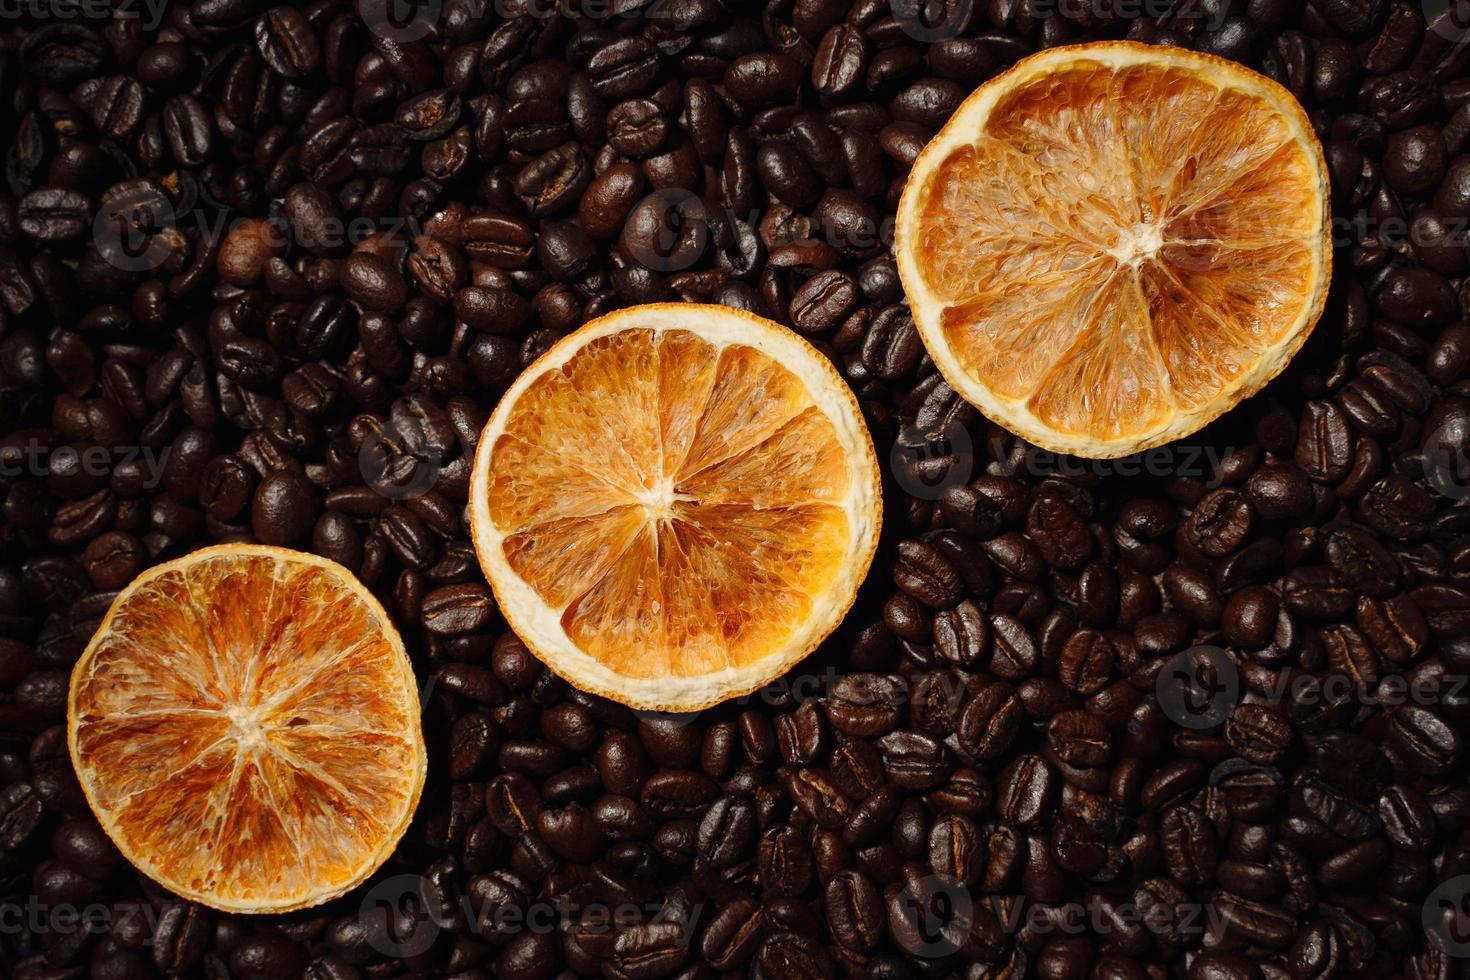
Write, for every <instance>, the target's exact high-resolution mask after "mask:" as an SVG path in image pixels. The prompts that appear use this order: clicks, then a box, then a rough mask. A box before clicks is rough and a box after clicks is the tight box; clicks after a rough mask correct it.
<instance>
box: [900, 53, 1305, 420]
mask: <svg viewBox="0 0 1470 980" xmlns="http://www.w3.org/2000/svg"><path fill="white" fill-rule="evenodd" d="M1315 173H1316V171H1315V167H1314V165H1313V163H1312V159H1311V157H1310V156H1309V151H1308V150H1307V148H1306V147H1304V146H1303V144H1302V143H1300V142H1298V141H1297V140H1296V139H1294V137H1293V134H1292V132H1291V130H1290V128H1289V126H1288V125H1287V123H1286V121H1285V120H1284V119H1283V118H1282V117H1281V115H1280V113H1279V112H1278V111H1277V110H1276V109H1274V108H1273V107H1272V106H1271V105H1269V104H1268V103H1266V102H1264V101H1262V100H1260V99H1258V98H1254V97H1252V96H1250V95H1248V94H1245V93H1241V92H1236V91H1233V90H1222V89H1219V88H1216V87H1214V86H1212V85H1210V84H1208V83H1207V82H1206V81H1204V80H1202V79H1200V78H1198V77H1196V76H1194V75H1192V74H1190V73H1188V72H1186V71H1183V70H1180V69H1175V68H1166V67H1160V66H1155V65H1148V66H1142V65H1141V66H1134V67H1129V68H1121V69H1109V68H1104V67H1102V66H1100V65H1097V64H1088V65H1085V66H1082V67H1078V68H1075V69H1070V70H1066V71H1061V72H1057V73H1054V74H1052V75H1049V76H1047V77H1044V78H1040V79H1036V80H1033V81H1030V82H1028V83H1025V84H1023V85H1022V86H1020V87H1018V88H1017V89H1015V90H1013V91H1011V92H1010V93H1008V94H1007V95H1005V96H1004V97H1003V98H1002V99H1001V101H1000V102H999V103H998V104H997V105H996V106H995V108H994V110H993V112H992V113H991V115H990V117H989V119H988V121H987V123H986V126H985V129H984V131H983V132H982V133H981V134H979V136H978V137H977V139H976V140H975V142H974V143H973V144H972V145H968V146H964V147H962V148H960V149H957V150H956V151H955V152H953V153H952V154H950V156H949V157H947V158H946V159H944V160H943V161H941V162H940V163H939V165H938V166H936V167H935V168H934V170H933V172H932V173H931V174H930V175H929V176H928V182H927V187H926V190H927V198H926V200H925V203H924V206H923V209H922V213H921V214H920V216H919V227H920V228H921V229H922V233H921V237H920V239H919V241H918V242H917V247H916V258H917V260H918V265H919V271H920V274H921V275H922V277H923V279H924V281H925V283H926V285H928V286H929V288H930V289H931V290H932V291H933V293H934V295H935V296H937V297H939V299H940V300H941V301H942V302H943V303H944V304H945V309H944V311H943V313H942V315H941V329H942V330H943V331H944V333H945V335H946V337H947V339H948V341H949V344H950V347H951V349H952V350H954V351H955V352H956V354H957V356H958V357H959V359H960V362H961V366H962V367H963V368H964V369H965V370H966V371H967V372H969V373H970V374H971V375H972V376H973V377H975V378H976V380H978V381H979V382H980V383H981V384H983V385H984V386H985V387H986V388H987V389H989V390H990V391H992V392H994V393H995V394H996V395H998V396H1000V397H1002V398H1006V399H1014V400H1022V401H1024V402H1025V403H1026V404H1027V405H1028V406H1029V407H1030V409H1031V411H1032V412H1033V413H1034V414H1035V415H1036V416H1037V417H1038V419H1040V421H1041V422H1042V423H1044V424H1046V425H1047V426H1049V427H1051V428H1053V429H1056V430H1059V431H1065V432H1084V433H1088V434H1090V435H1093V436H1097V437H1102V438H1115V437H1118V436H1121V435H1124V434H1127V433H1130V432H1136V431H1140V430H1144V429H1147V428H1150V427H1153V426H1156V425H1158V424H1160V423H1161V422H1163V421H1165V420H1166V419H1167V418H1168V417H1169V416H1170V415H1172V414H1173V413H1174V412H1175V411H1176V410H1179V409H1183V410H1188V409H1190V408H1193V407H1195V406H1197V405H1200V404H1203V403H1206V402H1209V401H1211V400H1213V399H1214V398H1216V397H1217V396H1218V395H1219V394H1220V392H1221V391H1223V390H1226V389H1228V388H1229V386H1230V385H1231V383H1232V382H1234V381H1235V380H1236V379H1238V378H1240V377H1241V376H1242V375H1243V374H1245V373H1246V372H1247V371H1249V370H1250V369H1251V368H1252V367H1253V366H1254V365H1255V364H1256V363H1257V361H1258V360H1259V355H1260V354H1261V352H1262V351H1264V350H1265V349H1267V348H1268V347H1270V346H1271V345H1272V344H1274V343H1275V342H1276V341H1278V340H1280V339H1281V338H1282V337H1283V336H1284V335H1285V334H1286V333H1287V332H1288V331H1289V330H1290V329H1291V328H1292V326H1293V325H1294V324H1296V322H1297V321H1298V320H1299V319H1300V318H1301V316H1302V314H1303V312H1304V307H1305V304H1307V303H1309V302H1310V301H1311V298H1312V294H1313V289H1312V275H1313V266H1312V262H1313V259H1312V256H1313V249H1314V245H1315V243H1316V242H1317V241H1318V240H1319V239H1320V235H1321V229H1320V224H1319V223H1320V221H1321V213H1320V208H1314V207H1313V206H1311V202H1312V201H1313V199H1314V198H1313V194H1314V190H1313V188H1314V185H1315V183H1316V177H1315Z"/></svg>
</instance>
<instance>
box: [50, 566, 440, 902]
mask: <svg viewBox="0 0 1470 980" xmlns="http://www.w3.org/2000/svg"><path fill="white" fill-rule="evenodd" d="M399 656H401V654H398V653H396V652H395V650H394V648H393V646H392V645H390V643H389V641H388V640H387V639H386V638H385V637H384V635H383V631H382V624H381V623H380V622H379V620H378V617H377V615H376V614H375V613H374V611H373V610H372V609H371V608H370V607H369V606H368V604H367V603H366V602H364V601H363V600H362V599H361V598H360V597H358V596H357V595H355V594H354V593H352V592H350V591H347V590H346V589H344V586H343V584H342V582H341V580H340V578H339V577H338V575H337V574H335V573H333V572H331V571H329V570H326V569H323V568H320V567H317V566H312V565H304V564H293V563H290V562H286V561H280V560H274V559H270V558H264V557H260V556H240V557H230V556H211V557H209V558H205V559H201V560H200V561H198V562H195V563H193V564H190V565H188V566H185V567H184V568H182V569H179V570H174V571H170V572H165V573H163V574H160V575H159V576H158V577H156V578H154V579H153V580H151V581H150V582H148V583H146V584H145V585H143V586H142V587H140V588H139V589H138V590H137V591H136V592H135V593H133V594H132V596H131V597H130V598H129V599H128V600H127V602H126V603H125V605H123V606H122V607H121V608H120V609H119V610H118V612H117V614H116V616H115V617H114V619H113V621H112V624H111V630H110V632H109V633H108V634H106V635H105V636H104V637H103V639H102V640H101V642H100V645H99V646H98V647H97V649H96V651H95V656H94V659H93V660H92V662H91V670H90V672H89V673H88V675H87V677H86V678H85V681H84V682H83V683H82V684H81V686H80V688H79V690H78V692H77V735H76V744H77V750H78V757H79V759H80V760H81V764H80V767H79V768H80V772H79V775H80V776H81V778H82V781H83V783H84V784H85V785H87V786H88V787H89V788H90V791H91V793H92V798H93V802H94V804H95V806H96V807H97V809H98V810H99V813H100V814H102V815H105V816H106V817H109V818H110V819H111V821H112V824H113V832H114V834H115V835H116V837H117V839H118V842H119V843H120V844H122V845H124V847H125V848H126V849H127V850H129V851H130V852H131V853H132V854H135V855H146V856H147V859H148V860H149V861H150V862H151V863H152V865H153V866H152V867H149V868H148V869H147V870H149V872H150V873H152V874H154V875H155V876H156V877H159V878H161V880H163V881H164V883H165V884H169V883H176V884H177V885H179V886H181V888H180V890H183V891H186V892H192V893H204V894H212V895H217V896H222V897H225V898H227V899H229V900H230V901H232V902H234V903H237V904H244V905H247V906H248V905H250V904H253V903H257V902H259V903H267V904H276V903H277V902H278V901H279V900H281V899H283V898H292V897H298V896H306V895H308V894H310V893H312V892H318V893H319V892H321V891H323V890H324V889H326V888H328V887H331V886H339V885H344V884H347V883H350V882H351V881H353V880H354V879H355V878H356V877H357V876H359V875H360V874H361V872H362V871H363V870H364V865H365V864H367V863H369V862H370V861H371V860H372V859H373V857H374V855H375V854H377V853H378V852H379V851H380V850H381V848H382V847H383V844H384V841H385V839H387V838H388V837H389V836H390V835H395V834H396V833H397V832H398V831H399V830H400V829H401V822H402V821H403V818H404V816H405V813H406V811H407V810H408V808H409V807H410V806H411V805H412V796H413V794H414V792H415V780H414V777H413V773H414V772H415V771H416V766H417V763H416V752H415V746H414V742H413V741H411V738H412V736H411V734H410V733H411V732H413V730H414V728H415V725H416V721H415V718H414V716H413V714H412V713H411V712H412V707H413V700H414V699H413V691H412V690H411V689H408V690H405V688H406V687H407V685H406V684H405V681H404V677H403V674H402V673H401V668H400V667H399V661H398V657H399Z"/></svg>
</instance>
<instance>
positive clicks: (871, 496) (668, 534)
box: [470, 303, 882, 711]
mask: <svg viewBox="0 0 1470 980" xmlns="http://www.w3.org/2000/svg"><path fill="white" fill-rule="evenodd" d="M470 518H471V525H472V537H473V540H474V544H475V549H476V552H477V554H478V556H479V559H480V565H481V567H482V569H483V570H484V572H485V575H486V578H487V579H488V580H489V582H490V585H491V588H492V589H493V590H494V593H495V596H496V599H497V601H498V602H499V605H500V608H501V610H502V611H503V613H504V614H505V617H506V619H507V621H508V622H509V623H510V625H511V627H512V628H513V629H514V630H515V632H516V633H517V635H519V636H520V637H521V639H522V640H523V641H524V642H525V643H526V645H527V646H528V647H529V648H530V649H531V650H532V651H533V652H534V653H535V654H536V655H537V656H538V657H540V658H541V660H542V661H544V662H545V663H546V664H547V665H548V666H549V667H550V668H551V669H552V670H553V671H555V672H556V673H557V674H559V675H561V676H562V677H564V678H565V679H567V680H568V681H570V682H572V683H573V684H575V685H577V686H578V687H581V688H582V689H584V690H588V691H592V692H594V693H597V694H602V695H604V696H607V697H610V698H613V699H615V700H617V701H620V702H622V703H623V704H627V705H629V706H631V707H634V708H642V709H650V710H663V711H692V710H696V709H698V708H702V707H706V706H708V705H711V704H714V703H717V702H719V701H722V700H725V699H727V698H730V697H734V696H737V695H741V694H746V693H749V692H750V691H752V690H754V689H756V688H758V687H760V686H761V685H762V684H765V683H766V682H767V681H769V680H770V679H772V678H773V677H775V676H777V675H779V674H780V673H782V672H783V671H785V670H787V669H788V668H790V667H791V666H792V665H793V664H795V663H796V662H797V661H799V660H800V659H801V658H803V657H805V656H806V655H807V654H809V653H810V652H811V651H812V650H814V649H815V648H816V647H817V645H818V644H819V643H820V642H821V641H822V640H823V639H825V638H826V636H827V635H828V634H830V633H831V631H832V630H833V629H834V628H835V627H836V626H837V624H838V623H839V621H840V620H841V618H842V616H843V615H844V614H845V613H846V611H847V609H848V608H849V607H850V606H851V604H852V602H853V600H854V598H855V596H856V592H857V588H858V586H859V584H861V582H862V579H863V576H864V574H865V572H866V571H867V568H868V565H869V563H870V562H871V560H872V556H873V552H874V549H875V548H876V546H877V539H878V531H879V528H880V525H881V521H882V518H881V495H880V486H879V474H878V464H877V458H876V455H875V454H874V451H873V446H872V441H871V439H870V437H869V436H868V433H867V429H866V426H865V424H864V421H863V418H862V414H861V412H860V411H859V409H858V405H857V400H856V399H855V398H854V396H853V394H852V392H851V390H850V389H849V388H848V387H847V385H846V384H845V383H844V382H843V381H842V379H841V377H840V376H839V375H838V374H837V371H836V370H835V369H834V368H833V366H832V365H831V363H830V362H829V361H828V360H827V359H826V358H824V357H822V356H821V355H820V354H819V353H818V352H817V351H816V350H815V349H814V348H813V347H812V346H811V345H810V344H808V343H807V342H806V341H804V340H802V339H801V338H800V337H798V336H797V335H796V334H794V333H792V332H791V331H789V330H787V329H785V328H784V327H781V326H779V325H778V324H775V323H772V322H770V321H769V320H765V319H762V318H760V317H757V316H753V315H751V314H749V313H745V312H742V311H739V310H734V309H731V308H728V307H718V306H705V305H700V304H678V303H671V304H652V305H647V306H639V307H633V308H630V309H626V310H620V311H617V312H614V313H610V314H608V315H606V316H603V317H600V318H598V319H596V320H593V321H592V322H590V323H588V324H586V325H585V326H583V327H582V328H580V329H579V330H577V331H575V332H574V333H572V334H570V335H569V336H567V337H565V338H563V339H562V340H561V341H560V342H558V343H557V344H556V345H555V346H554V347H553V348H552V349H551V350H549V351H548V352H547V353H546V354H544V355H542V357H541V358H539V359H538V360H537V361H536V362H535V363H534V364H532V365H531V367H529V368H528V369H527V370H526V371H525V372H524V373H523V374H522V375H521V377H520V378H519V379H517V381H516V382H515V383H514V384H513V385H512V386H511V387H510V389H509V390H508V391H507V392H506V394H505V396H504V397H503V398H502V399H501V401H500V403H499V405H498V406H497V407H496V409H495V411H494V413H493V414H492V415H491V417H490V420H489V422H488V423H487V424H486V426H485V429H484V432H483V434H482V435H481V438H480V442H479V444H478V447H477V449H476V457H475V466H474V473H473V474H472V477H471V484H470Z"/></svg>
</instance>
